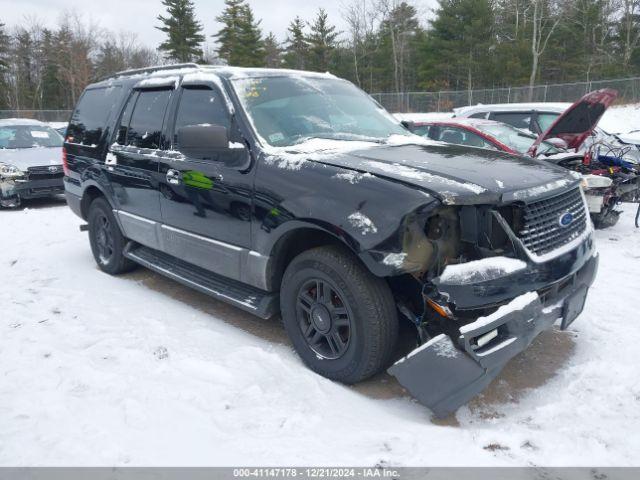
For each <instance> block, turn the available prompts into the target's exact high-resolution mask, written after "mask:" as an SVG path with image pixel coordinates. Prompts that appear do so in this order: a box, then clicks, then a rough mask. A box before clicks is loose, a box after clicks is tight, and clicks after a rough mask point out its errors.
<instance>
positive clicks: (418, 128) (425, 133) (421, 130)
mask: <svg viewBox="0 0 640 480" xmlns="http://www.w3.org/2000/svg"><path fill="white" fill-rule="evenodd" d="M411 131H412V132H413V133H415V134H416V135H420V136H421V137H425V138H428V137H429V125H414V126H413V127H411Z"/></svg>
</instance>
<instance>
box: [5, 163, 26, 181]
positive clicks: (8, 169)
mask: <svg viewBox="0 0 640 480" xmlns="http://www.w3.org/2000/svg"><path fill="white" fill-rule="evenodd" d="M24 175H25V173H24V172H23V171H22V170H20V169H19V168H18V167H16V166H15V165H10V164H8V163H2V162H0V177H4V178H17V177H24Z"/></svg>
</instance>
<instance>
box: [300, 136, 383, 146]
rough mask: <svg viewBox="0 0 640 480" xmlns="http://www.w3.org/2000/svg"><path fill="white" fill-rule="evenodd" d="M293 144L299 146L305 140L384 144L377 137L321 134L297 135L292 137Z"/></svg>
mask: <svg viewBox="0 0 640 480" xmlns="http://www.w3.org/2000/svg"><path fill="white" fill-rule="evenodd" d="M293 138H294V139H295V142H294V143H292V146H293V145H299V144H301V143H304V142H306V141H307V140H313V139H316V138H317V139H320V140H341V141H345V142H374V143H384V140H382V139H380V138H377V137H368V136H366V135H357V134H349V133H334V134H328V133H322V134H311V135H297V136H295V137H293Z"/></svg>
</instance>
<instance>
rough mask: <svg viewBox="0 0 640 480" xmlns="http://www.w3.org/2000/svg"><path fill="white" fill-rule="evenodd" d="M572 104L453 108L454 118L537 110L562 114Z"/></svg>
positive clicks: (523, 104)
mask: <svg viewBox="0 0 640 480" xmlns="http://www.w3.org/2000/svg"><path fill="white" fill-rule="evenodd" d="M571 105H573V104H572V103H565V102H532V103H494V104H489V105H483V104H478V105H471V106H468V107H460V108H454V109H453V111H454V113H455V116H456V117H467V116H469V115H473V114H474V113H482V112H519V111H523V110H537V111H543V112H544V111H547V112H564V111H565V110H566V109H567V108H569V107H570V106H571Z"/></svg>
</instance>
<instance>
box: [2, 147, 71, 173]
mask: <svg viewBox="0 0 640 480" xmlns="http://www.w3.org/2000/svg"><path fill="white" fill-rule="evenodd" d="M0 162H1V163H8V164H9V165H14V166H16V167H18V168H19V169H20V170H26V169H27V168H29V167H42V166H45V165H62V148H60V147H49V148H47V147H34V148H15V149H10V148H6V149H5V148H2V149H0Z"/></svg>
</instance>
